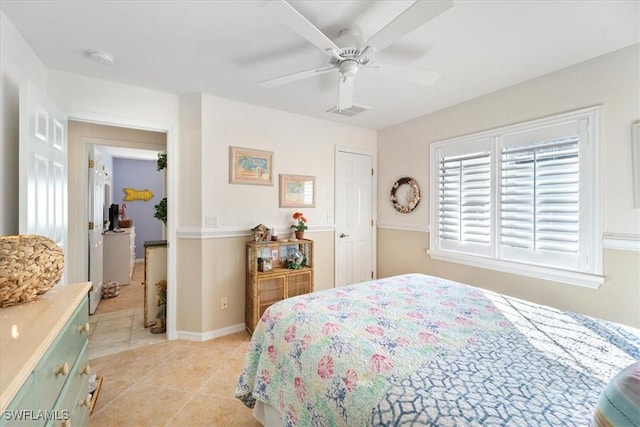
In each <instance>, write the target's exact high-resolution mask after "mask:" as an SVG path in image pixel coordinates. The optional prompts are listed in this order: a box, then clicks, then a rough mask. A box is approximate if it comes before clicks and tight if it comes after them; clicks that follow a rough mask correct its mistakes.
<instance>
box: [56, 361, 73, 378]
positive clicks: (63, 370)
mask: <svg viewBox="0 0 640 427" xmlns="http://www.w3.org/2000/svg"><path fill="white" fill-rule="evenodd" d="M53 373H54V374H55V375H56V377H57V376H58V375H65V376H66V375H67V374H68V373H69V364H68V363H67V362H64V364H63V365H60V366H58V367H57V368H56V370H55V371H53Z"/></svg>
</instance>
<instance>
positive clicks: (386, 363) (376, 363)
mask: <svg viewBox="0 0 640 427" xmlns="http://www.w3.org/2000/svg"><path fill="white" fill-rule="evenodd" d="M369 366H370V367H371V369H372V370H373V372H376V373H380V372H391V371H393V362H392V361H391V359H389V358H388V357H387V356H384V355H382V354H377V353H376V354H374V355H373V356H371V358H370V359H369Z"/></svg>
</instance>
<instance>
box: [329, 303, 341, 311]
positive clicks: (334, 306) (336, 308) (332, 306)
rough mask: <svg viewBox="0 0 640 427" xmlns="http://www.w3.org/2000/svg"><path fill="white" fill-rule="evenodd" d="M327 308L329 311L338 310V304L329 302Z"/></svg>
mask: <svg viewBox="0 0 640 427" xmlns="http://www.w3.org/2000/svg"><path fill="white" fill-rule="evenodd" d="M327 308H328V309H329V310H331V311H340V306H339V305H337V304H331V305H329V306H327Z"/></svg>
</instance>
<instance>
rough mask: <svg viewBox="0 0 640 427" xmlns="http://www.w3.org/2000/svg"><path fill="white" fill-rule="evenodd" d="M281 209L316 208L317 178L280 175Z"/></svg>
mask: <svg viewBox="0 0 640 427" xmlns="http://www.w3.org/2000/svg"><path fill="white" fill-rule="evenodd" d="M280 207H281V208H315V207H316V177H315V176H306V175H280Z"/></svg>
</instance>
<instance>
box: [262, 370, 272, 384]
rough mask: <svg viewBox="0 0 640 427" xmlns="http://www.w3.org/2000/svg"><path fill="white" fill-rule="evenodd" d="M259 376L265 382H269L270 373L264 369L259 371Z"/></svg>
mask: <svg viewBox="0 0 640 427" xmlns="http://www.w3.org/2000/svg"><path fill="white" fill-rule="evenodd" d="M260 378H262V381H263V382H264V383H265V384H267V385H269V384H271V374H270V373H269V371H267V370H266V369H263V370H262V372H260Z"/></svg>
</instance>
